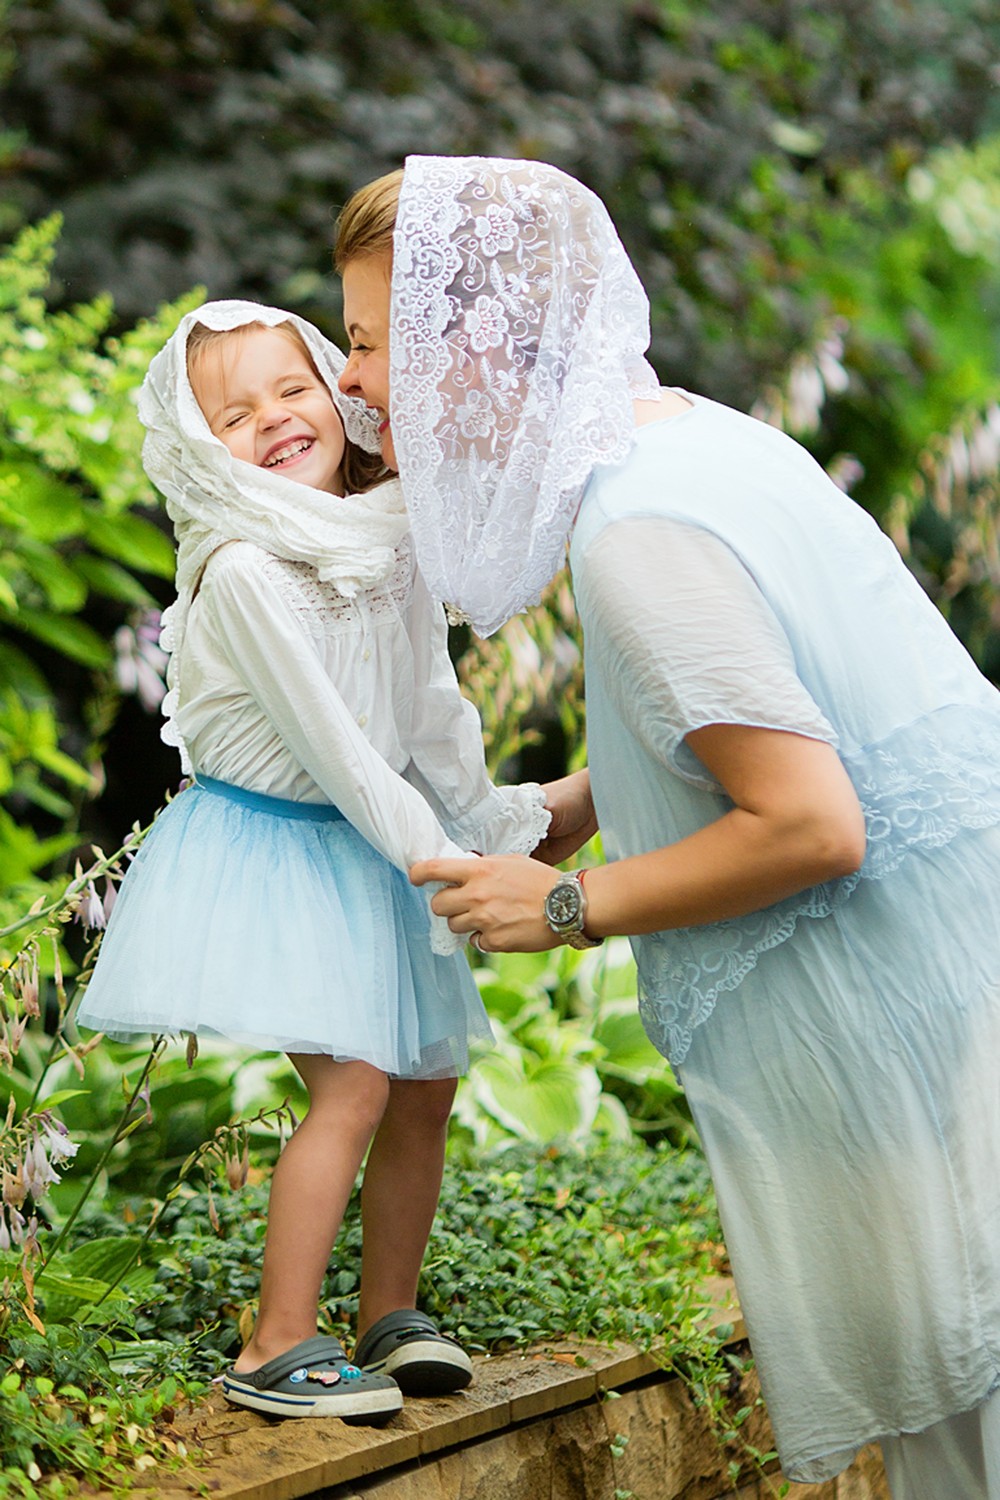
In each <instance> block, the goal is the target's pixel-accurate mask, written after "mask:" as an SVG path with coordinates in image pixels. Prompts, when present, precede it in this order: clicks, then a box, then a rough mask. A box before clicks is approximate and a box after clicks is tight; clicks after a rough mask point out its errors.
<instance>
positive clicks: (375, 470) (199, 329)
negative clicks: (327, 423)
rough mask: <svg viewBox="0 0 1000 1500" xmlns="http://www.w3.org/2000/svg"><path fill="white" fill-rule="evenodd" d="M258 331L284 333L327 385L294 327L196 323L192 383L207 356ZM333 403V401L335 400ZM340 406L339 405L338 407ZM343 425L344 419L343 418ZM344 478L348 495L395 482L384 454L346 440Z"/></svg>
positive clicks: (190, 342) (189, 350)
mask: <svg viewBox="0 0 1000 1500" xmlns="http://www.w3.org/2000/svg"><path fill="white" fill-rule="evenodd" d="M256 328H264V329H268V330H271V331H273V332H274V333H280V334H283V335H284V336H285V338H286V339H288V341H289V343H292V344H294V345H295V347H296V348H297V349H298V350H299V351H300V352H301V353H302V354H304V355H305V357H306V359H307V360H308V362H309V368H310V369H311V370H312V372H313V374H314V375H315V376H316V379H317V380H318V381H320V383H321V384H322V385H326V381H325V380H324V379H323V377H322V375H321V374H320V373H319V371H318V370H317V368H316V365H315V362H314V360H313V357H312V354H311V353H310V352H309V346H308V345H307V343H306V341H305V339H304V338H303V337H302V335H301V333H300V332H299V330H298V329H297V328H296V326H295V324H294V323H274V324H269V323H241V324H240V325H239V327H238V328H207V327H206V326H205V324H204V323H195V324H194V325H193V326H192V328H191V331H190V333H189V334H188V337H187V347H186V354H187V369H188V379H191V377H192V375H193V373H194V370H195V369H196V367H197V365H198V364H199V363H200V361H201V360H202V359H203V358H204V356H205V355H206V354H207V352H208V351H209V349H213V348H215V346H216V345H217V344H221V343H222V342H223V340H225V339H232V338H240V337H243V336H244V335H245V334H247V333H250V332H251V331H252V330H254V329H256ZM331 399H332V398H331ZM334 404H336V403H334ZM341 421H343V417H342V416H341ZM340 477H341V479H342V480H343V482H344V491H345V493H346V494H348V495H363V494H364V492H365V490H370V489H372V487H373V486H374V485H376V484H381V483H382V481H383V480H385V479H389V478H391V475H390V473H389V471H388V470H387V469H386V466H385V462H384V460H383V458H382V455H381V454H380V453H366V452H365V450H364V448H359V447H358V445H357V443H352V442H351V440H350V438H349V437H347V436H346V434H345V439H344V457H343V459H342V460H341V464H340Z"/></svg>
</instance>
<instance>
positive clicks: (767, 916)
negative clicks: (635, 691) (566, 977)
mask: <svg viewBox="0 0 1000 1500" xmlns="http://www.w3.org/2000/svg"><path fill="white" fill-rule="evenodd" d="M998 744H1000V715H998V714H997V713H995V712H993V713H991V712H989V711H988V710H985V709H981V708H971V707H967V706H964V705H957V704H956V705H950V706H949V707H947V708H942V709H938V710H937V711H936V712H934V713H931V714H927V715H926V716H925V717H924V718H922V719H919V720H917V721H916V722H915V723H914V724H910V725H907V726H906V727H905V728H903V729H900V730H897V731H896V732H895V733H894V734H892V735H890V736H889V738H888V739H887V740H885V741H883V742H882V743H881V744H879V745H875V746H871V747H869V748H867V749H865V750H861V751H858V752H857V753H856V754H854V755H846V756H844V757H843V760H844V765H845V767H846V769H847V772H848V774H849V775H850V778H851V781H852V783H853V785H854V789H855V791H856V792H857V794H858V797H859V800H860V802H861V806H862V810H863V812H864V815H865V829H866V835H867V851H866V853H865V860H864V864H863V865H862V866H861V869H860V870H859V871H858V872H857V873H856V874H854V875H848V876H845V877H844V879H842V880H834V881H828V882H826V883H825V884H823V885H817V886H813V887H811V888H810V889H809V890H807V891H803V892H801V893H800V894H799V895H796V896H789V897H788V898H787V899H786V900H784V901H779V902H776V903H775V905H773V906H768V907H765V908H764V909H763V910H762V911H757V912H751V913H749V914H748V915H747V916H745V917H739V918H733V919H731V920H728V921H724V922H714V923H712V924H711V925H708V926H705V927H687V928H678V929H676V930H675V931H673V932H662V933H653V934H651V935H650V936H649V937H642V938H633V939H632V946H633V950H634V952H635V956H636V962H637V965H638V969H639V1012H640V1015H641V1016H642V1021H643V1025H644V1026H645V1029H646V1032H647V1034H648V1036H649V1038H650V1041H651V1042H652V1043H653V1045H654V1046H655V1047H656V1048H657V1050H658V1051H659V1052H661V1053H663V1055H664V1056H665V1057H668V1058H669V1059H670V1061H671V1062H672V1063H673V1064H674V1065H675V1066H677V1065H679V1064H680V1063H682V1062H683V1060H684V1058H685V1057H686V1056H687V1052H688V1049H689V1047H690V1045H691V1036H692V1033H693V1032H694V1030H695V1028H696V1027H698V1026H701V1025H703V1023H704V1022H705V1021H707V1020H708V1018H709V1016H710V1015H711V1014H712V1011H713V1010H714V1009H715V1003H716V1001H717V1000H718V998H719V996H720V995H722V994H724V993H726V992H727V991H730V990H735V989H736V988H737V987H738V986H739V985H740V984H741V983H742V981H743V980H744V979H745V978H746V976H747V975H748V974H749V973H750V971H751V970H752V969H754V968H756V966H757V962H758V959H759V958H760V956H761V954H762V953H766V952H768V951H769V950H770V949H772V948H777V947H778V946H779V945H780V944H781V943H784V942H786V941H787V940H788V938H790V937H791V936H792V934H793V933H794V931H795V928H796V926H797V925H798V922H799V920H800V919H801V918H803V917H807V918H808V917H811V918H814V919H818V918H821V917H828V916H830V914H831V913H832V912H834V911H836V910H837V909H838V908H839V907H841V906H843V905H844V903H845V902H846V901H848V899H849V898H850V896H851V894H852V893H853V892H854V891H855V890H856V889H857V886H858V884H859V882H860V881H861V880H884V879H885V878H886V877H887V876H889V875H892V874H894V873H895V871H897V870H898V869H899V868H900V866H901V865H903V864H904V862H905V861H906V859H907V858H909V857H910V856H911V855H913V854H914V853H916V852H918V851H920V850H928V849H939V848H942V847H943V846H944V845H945V844H948V843H950V842H951V841H952V840H953V839H954V838H956V837H957V836H958V835H959V834H960V833H963V832H967V831H973V830H976V829H983V828H992V827H995V826H996V825H997V824H1000V757H998V754H997V746H998ZM684 950H686V955H687V956H684V957H682V953H683V952H684Z"/></svg>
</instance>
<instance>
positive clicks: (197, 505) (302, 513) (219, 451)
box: [139, 301, 407, 774]
mask: <svg viewBox="0 0 1000 1500" xmlns="http://www.w3.org/2000/svg"><path fill="white" fill-rule="evenodd" d="M251 323H261V324H263V325H264V326H266V327H274V326H275V325H277V324H279V323H290V324H291V325H292V326H293V327H294V328H295V329H296V330H297V332H298V333H299V335H300V336H301V338H302V339H303V341H304V343H305V346H306V348H307V349H308V350H309V354H310V357H311V358H312V361H313V363H314V364H315V366H316V369H317V371H318V373H319V375H320V377H321V379H322V380H323V381H324V383H325V384H326V385H327V386H328V387H329V389H330V394H331V396H332V397H333V399H334V401H335V402H336V405H337V408H338V410H339V411H340V413H341V416H342V417H343V419H344V426H345V429H346V431H347V435H348V437H349V438H351V439H352V441H353V442H355V443H357V444H358V445H359V446H360V447H362V448H365V449H366V450H368V451H369V452H376V451H377V450H378V447H379V438H378V430H377V418H376V417H375V415H374V414H373V413H372V412H371V411H370V410H369V409H368V408H367V407H366V406H365V405H364V404H363V403H362V402H360V401H356V400H352V399H350V398H348V397H346V396H343V395H341V393H340V391H339V390H338V389H337V380H338V377H339V376H340V373H341V371H342V370H343V368H344V364H345V359H344V355H343V354H342V353H341V352H340V350H339V349H338V348H337V347H336V345H335V344H331V343H330V342H329V340H328V339H325V338H324V337H323V335H322V334H321V333H320V331H319V329H318V328H315V327H313V325H312V324H311V323H307V322H306V321H305V319H303V318H299V317H296V316H295V315H294V314H293V313H288V312H285V311H283V310H282V309H281V308H277V307H265V306H264V305H263V304H261V303H257V302H239V301H226V302H207V303H206V304H205V305H204V306H203V307H199V308H197V309H196V310H195V311H194V312H191V313H188V314H187V315H186V316H185V317H184V318H182V320H181V322H180V324H179V326H178V328H177V330H176V332H175V333H174V334H173V335H172V336H171V338H170V339H168V341H167V343H166V344H165V345H164V347H163V348H162V349H161V350H160V352H159V354H157V355H156V356H155V357H154V358H153V360H152V361H151V363H150V366H149V371H148V373H147V375H146V378H145V380H144V381H143V384H142V388H141V390H140V392H139V419H140V421H141V422H142V424H143V426H144V427H145V428H146V438H145V442H144V444H143V450H142V461H143V466H144V468H145V470H146V473H147V474H148V475H149V477H150V479H151V480H152V482H153V483H154V484H155V485H156V487H157V489H158V490H160V491H161V493H162V494H163V496H164V498H165V500H166V506H167V514H168V515H169V516H170V519H171V521H172V522H173V525H174V534H175V537H176V541H177V581H176V582H177V598H176V599H175V601H174V603H173V604H171V605H170V607H169V609H167V610H165V612H164V615H163V621H162V631H161V635H160V644H161V646H162V647H163V649H164V650H165V651H168V652H170V661H169V664H168V667H167V685H168V688H169V692H168V693H167V696H166V698H165V699H164V702H163V712H164V714H165V715H166V719H167V722H166V724H165V725H164V727H163V731H162V733H163V738H164V739H165V740H166V741H167V743H168V744H173V745H177V746H178V748H179V749H180V752H181V762H182V765H183V768H184V771H185V773H186V774H190V771H191V766H190V762H189V759H188V756H187V752H186V750H185V748H184V745H183V743H182V741H181V738H180V736H179V734H178V732H177V727H176V724H175V723H174V722H173V714H174V713H175V711H176V708H177V686H178V672H179V661H180V649H181V644H182V642H183V639H184V630H185V626H186V623H187V617H188V611H189V609H190V607H191V602H192V599H193V597H194V593H195V591H196V588H197V584H198V580H199V578H200V576H201V572H202V569H203V568H204V566H205V563H206V562H207V560H208V558H209V557H210V556H211V554H212V553H213V552H214V551H215V549H216V547H218V546H220V545H221V544H222V543H223V542H227V541H251V542H256V543H257V544H258V545H259V546H261V547H264V548H266V550H267V551H268V552H271V553H274V554H275V555H276V556H278V557H284V558H288V559H290V560H292V561H295V562H307V563H310V564H311V565H312V566H313V567H314V568H315V569H316V570H317V572H318V574H319V576H320V578H321V579H323V580H324V581H328V582H332V583H333V584H334V585H335V586H336V587H337V588H338V589H340V590H341V592H342V593H344V594H347V595H351V594H354V593H356V592H357V590H359V589H362V588H371V587H373V586H374V585H375V584H377V583H379V582H381V580H382V579H383V578H385V577H387V576H388V574H389V573H390V571H391V570H392V567H393V565H394V561H395V548H396V546H397V544H398V543H399V541H400V539H401V538H402V536H403V535H404V534H405V532H406V530H407V518H406V513H405V509H404V506H403V499H402V492H401V489H400V486H399V483H398V482H396V481H393V482H390V483H387V484H382V485H378V486H376V487H375V488H374V489H372V490H370V491H369V492H368V493H367V494H364V495H348V496H345V497H343V498H341V497H339V496H335V495H330V494H328V493H327V492H326V491H323V490H317V489H312V488H311V487H310V486H308V485H304V484H299V483H298V482H297V481H295V480H294V479H289V478H287V477H286V476H285V475H282V474H274V473H271V472H270V471H268V470H267V469H262V468H260V467H258V466H257V465H255V464H250V463H245V462H244V461H243V460H241V459H238V458H234V457H233V456H232V454H231V453H230V452H229V450H228V448H226V446H225V444H224V443H223V442H221V441H220V439H219V438H217V437H215V436H214V435H213V433H212V431H211V429H210V428H209V425H208V423H207V422H206V420H205V418H204V416H203V414H202V411H201V408H200V407H199V405H198V402H197V400H196V399H195V394H194V391H193V390H192V389H191V382H190V381H189V379H188V373H187V341H188V337H189V335H190V333H191V330H192V328H194V327H195V325H196V324H203V325H204V326H205V327H207V328H213V329H231V328H240V327H243V326H245V325H246V324H251Z"/></svg>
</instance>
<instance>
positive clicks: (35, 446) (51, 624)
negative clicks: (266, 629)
mask: <svg viewBox="0 0 1000 1500" xmlns="http://www.w3.org/2000/svg"><path fill="white" fill-rule="evenodd" d="M59 229H60V221H59V218H58V216H55V215H54V216H52V217H50V218H49V219H48V220H46V221H44V222H42V223H40V224H37V225H35V226H33V227H30V228H28V229H25V230H24V231H23V232H22V233H21V234H20V235H19V236H18V238H17V239H16V240H15V241H14V243H13V244H11V245H10V246H8V247H7V248H6V250H5V251H4V252H3V253H2V254H0V802H2V806H0V901H7V900H9V897H10V893H11V892H12V890H14V891H17V892H18V893H19V894H18V899H21V898H22V896H23V893H24V892H26V891H27V892H31V893H32V894H34V892H35V891H36V890H37V889H38V887H37V886H36V885H33V883H32V877H33V876H35V875H36V874H37V873H38V872H40V871H42V870H44V868H45V867H46V866H47V865H49V864H50V863H51V861H52V860H53V859H54V858H55V857H56V856H58V854H59V853H60V852H62V851H64V850H65V849H66V848H68V847H71V846H72V843H73V842H74V833H73V830H74V825H75V822H76V817H77V813H78V810H79V808H80V807H81V806H82V804H83V802H84V801H85V800H86V799H88V798H92V797H93V796H94V795H95V794H96V792H97V791H98V790H99V789H100V786H101V783H102V776H101V767H100V753H101V743H102V740H103V737H104V736H105V735H106V734H107V731H108V729H109V728H110V724H111V721H112V720H113V717H114V714H115V711H116V707H117V703H118V701H119V697H120V690H119V688H118V686H117V684H116V681H115V677H114V674H113V672H112V663H113V652H112V647H111V644H110V641H109V638H108V637H109V633H110V632H109V629H108V626H109V625H110V626H111V629H113V628H114V627H115V626H117V625H120V624H121V623H122V622H123V621H124V620H125V618H126V617H127V615H128V613H129V612H130V611H136V610H139V611H142V610H148V609H149V608H150V607H151V606H152V605H153V604H154V602H155V601H154V599H153V597H152V595H151V594H150V592H149V590H148V588H147V587H146V586H145V585H144V584H143V583H142V582H141V581H140V579H139V578H138V577H136V576H135V574H136V573H138V574H140V575H146V576H147V577H149V578H168V577H170V576H171V575H172V572H173V548H172V545H171V542H170V540H169V538H168V536H167V535H166V533H165V531H164V529H163V527H162V526H161V525H160V524H158V522H157V521H156V520H155V519H152V518H150V517H149V516H146V515H143V514H142V513H141V512H142V510H143V509H146V510H148V509H149V508H150V507H151V506H154V505H155V503H156V502H155V497H154V495H153V493H152V491H151V489H150V487H149V484H148V482H147V480H146V479H145V476H144V475H143V473H142V468H141V464H140V459H139V450H140V442H141V430H140V428H139V424H138V422H137V420H136V415H135V388H136V386H137V384H138V382H139V380H140V379H141V377H142V375H143V374H144V372H145V368H146V365H147V363H148V360H149V357H150V355H151V354H152V353H153V351H154V349H156V348H157V347H159V345H160V344H161V343H162V341H163V339H164V338H165V337H166V335H167V333H168V332H169V331H170V329H171V328H172V327H173V326H174V324H175V323H176V321H177V319H178V317H179V316H180V315H181V314H182V312H183V311H184V310H185V309H186V308H187V307H188V306H191V305H194V304H195V303H196V302H197V300H198V294H191V295H190V296H189V297H187V298H186V299H184V301H183V302H182V303H181V304H179V305H178V306H177V307H174V308H167V309H164V311H163V312H162V313H161V314H159V315H158V317H157V318H156V319H154V320H150V321H147V322H144V323H142V324H141V325H140V326H139V327H137V328H135V329H133V330H131V331H130V332H128V333H126V334H125V335H123V336H122V337H120V338H108V337H107V331H108V327H109V324H110V320H111V304H110V301H109V300H108V299H107V298H106V297H100V298H97V299H96V300H95V301H94V302H92V303H90V304H87V305H84V306H81V307H77V308H74V309H72V310H67V311H63V312H58V313H53V312H52V311H51V310H50V309H49V307H48V305H47V303H46V301H45V297H44V294H45V292H46V289H47V287H48V285H49V280H50V271H51V262H52V258H53V256H54V254H55V250H56V244H57V240H58V235H59ZM70 747H71V750H70ZM39 825H40V826H41V827H42V828H52V827H53V826H54V827H55V828H56V829H60V828H63V829H65V830H66V832H65V834H61V833H60V832H53V833H52V834H51V836H38V834H37V829H38V827H39ZM29 899H30V896H29Z"/></svg>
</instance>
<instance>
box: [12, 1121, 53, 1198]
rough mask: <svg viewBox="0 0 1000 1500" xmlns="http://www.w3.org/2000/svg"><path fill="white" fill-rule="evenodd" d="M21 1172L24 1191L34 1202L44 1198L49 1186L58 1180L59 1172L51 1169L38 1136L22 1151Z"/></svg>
mask: <svg viewBox="0 0 1000 1500" xmlns="http://www.w3.org/2000/svg"><path fill="white" fill-rule="evenodd" d="M21 1172H22V1174H23V1176H24V1187H25V1191H26V1192H28V1193H30V1194H31V1196H32V1198H34V1200H35V1202H36V1203H37V1202H38V1201H39V1200H40V1199H41V1198H44V1197H45V1195H46V1193H47V1192H48V1190H49V1188H50V1187H52V1186H54V1184H55V1183H57V1182H58V1181H59V1174H58V1173H57V1172H54V1171H53V1170H52V1163H51V1162H50V1161H49V1158H48V1156H47V1155H46V1151H45V1147H44V1145H43V1144H42V1142H41V1140H40V1139H39V1137H38V1136H36V1137H35V1139H34V1140H33V1141H32V1143H31V1145H30V1146H29V1147H28V1149H27V1151H26V1152H25V1153H24V1160H23V1161H22V1163H21Z"/></svg>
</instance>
